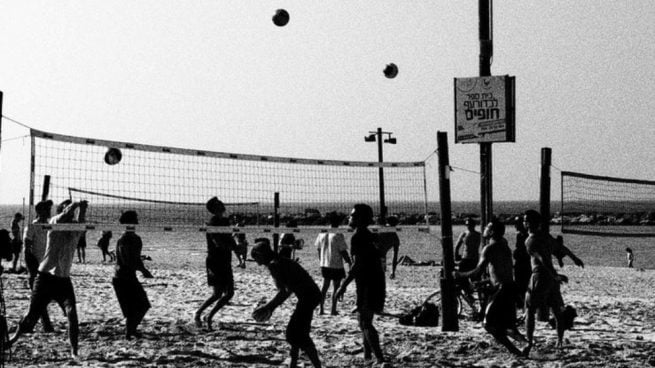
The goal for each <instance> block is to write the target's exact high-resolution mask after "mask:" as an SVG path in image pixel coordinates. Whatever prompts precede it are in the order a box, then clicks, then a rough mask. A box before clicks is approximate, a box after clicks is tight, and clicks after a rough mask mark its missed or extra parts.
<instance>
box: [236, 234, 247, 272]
mask: <svg viewBox="0 0 655 368" xmlns="http://www.w3.org/2000/svg"><path fill="white" fill-rule="evenodd" d="M234 241H235V242H236V246H235V248H234V254H236V256H237V260H238V261H239V265H238V266H237V267H239V268H246V258H248V239H247V238H246V234H244V233H236V234H234Z"/></svg>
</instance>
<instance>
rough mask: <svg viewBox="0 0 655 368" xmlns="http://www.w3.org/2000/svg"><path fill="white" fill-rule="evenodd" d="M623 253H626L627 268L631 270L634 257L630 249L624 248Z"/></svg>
mask: <svg viewBox="0 0 655 368" xmlns="http://www.w3.org/2000/svg"><path fill="white" fill-rule="evenodd" d="M625 253H626V259H627V261H628V268H632V267H633V263H634V261H635V255H634V253H633V252H632V248H630V247H628V248H625Z"/></svg>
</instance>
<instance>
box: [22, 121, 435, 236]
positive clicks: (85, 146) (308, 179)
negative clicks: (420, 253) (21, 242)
mask: <svg viewBox="0 0 655 368" xmlns="http://www.w3.org/2000/svg"><path fill="white" fill-rule="evenodd" d="M31 136H32V146H33V151H32V193H31V203H32V204H33V203H35V201H38V200H39V199H40V196H41V193H42V192H43V189H44V188H43V187H44V185H45V184H44V180H43V178H44V177H45V176H49V177H50V182H49V186H48V190H49V193H48V198H49V199H52V200H53V201H55V202H59V201H61V200H63V199H67V198H71V199H73V200H80V199H85V200H88V201H89V209H88V212H87V222H88V223H94V224H116V223H117V220H118V217H119V216H120V214H121V213H122V212H123V211H125V210H130V209H133V210H136V211H137V212H138V213H139V220H140V224H143V225H161V224H165V225H173V226H175V225H185V226H188V225H193V226H195V225H203V224H204V223H205V221H206V219H207V216H208V213H207V210H206V209H205V203H206V201H207V200H208V199H209V198H211V197H213V196H217V197H219V198H220V199H221V200H222V201H223V202H224V203H225V204H226V207H227V212H228V215H231V216H232V217H233V218H234V219H235V222H238V223H243V224H246V225H257V224H260V225H264V224H267V223H270V221H271V218H272V217H271V215H272V213H273V211H274V202H273V199H274V193H275V192H278V193H279V195H280V214H281V216H282V218H283V219H284V218H285V217H286V218H293V219H295V220H297V221H298V223H299V225H318V224H325V223H326V222H325V220H324V219H325V214H326V213H327V212H331V211H336V212H340V213H348V212H349V211H350V209H351V208H352V205H353V204H354V203H359V202H363V203H368V204H370V205H371V207H373V209H374V211H375V212H376V213H379V164H378V163H370V162H347V161H329V160H309V159H292V158H280V157H268V156H254V155H238V154H229V153H220V152H208V151H197V150H185V149H177V148H171V147H157V146H148V145H138V144H132V143H126V142H115V141H103V140H94V139H88V138H81V137H72V136H63V135H57V134H52V133H45V132H41V131H36V130H32V132H31ZM110 147H113V148H118V149H119V150H120V151H121V153H122V159H121V160H120V162H118V163H117V164H114V165H109V164H107V163H105V159H104V158H105V154H106V153H107V151H108V149H109V148H110ZM383 170H384V183H385V185H384V189H385V199H386V206H387V208H388V210H387V211H388V212H387V213H388V214H389V215H392V214H393V215H396V216H398V217H399V218H400V219H401V224H412V225H414V224H417V223H419V222H420V221H422V219H423V218H424V215H425V213H426V209H427V196H426V179H425V165H424V163H423V162H415V163H384V164H383Z"/></svg>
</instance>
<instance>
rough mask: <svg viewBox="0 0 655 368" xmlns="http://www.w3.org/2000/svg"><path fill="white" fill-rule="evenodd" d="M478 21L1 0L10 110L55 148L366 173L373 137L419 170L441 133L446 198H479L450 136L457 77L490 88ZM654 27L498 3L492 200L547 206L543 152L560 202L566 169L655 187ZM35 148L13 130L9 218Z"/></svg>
mask: <svg viewBox="0 0 655 368" xmlns="http://www.w3.org/2000/svg"><path fill="white" fill-rule="evenodd" d="M477 6H478V2H477V1H474V0H460V1H446V0H430V1H427V0H412V1H400V0H376V1H368V0H360V1H330V0H321V1H315V0H298V1H294V0H287V1H261V0H239V1H206V0H202V1H201V0H194V1H171V0H148V1H134V0H131V1H126V0H112V1H97V0H85V1H82V0H78V1H71V0H58V1H56V2H55V1H45V0H41V1H32V0H4V1H2V2H1V3H0V49H2V50H3V52H2V57H0V90H1V91H3V92H4V103H3V111H2V113H3V115H5V116H6V117H9V118H11V119H14V120H16V121H19V122H21V123H23V124H26V125H28V126H30V127H32V128H35V129H40V130H45V131H51V132H55V133H60V134H68V135H77V136H85V137H92V138H97V139H107V140H117V141H128V142H135V143H143V144H152V145H163V146H173V147H181V148H193V149H202V150H212V151H220V152H234V153H246V154H258V155H271V156H285V157H300V158H317V159H334V160H357V161H376V160H377V149H376V147H375V145H374V144H371V143H366V142H364V139H363V138H364V136H366V135H367V134H368V132H369V131H373V130H375V129H377V128H378V127H381V128H383V130H385V131H390V132H393V136H394V137H395V138H397V142H398V143H397V144H396V145H389V144H387V145H385V146H384V158H385V161H422V160H424V159H426V158H427V157H429V156H430V155H431V154H432V153H433V152H434V151H435V149H436V146H437V143H436V135H437V131H444V132H447V133H448V137H449V149H450V163H451V165H452V166H453V167H454V172H453V173H452V176H451V188H452V192H453V194H452V197H453V199H454V200H479V198H480V186H479V183H480V178H479V174H477V173H476V172H479V170H480V158H479V146H478V145H477V144H455V143H454V135H453V134H454V93H453V80H454V78H463V77H476V76H478V75H479V74H478V73H479V62H478V54H479V40H478V11H477ZM278 8H284V9H286V10H287V11H288V12H289V14H290V21H289V23H288V24H287V25H286V26H285V27H277V26H275V25H274V24H273V23H272V21H271V16H272V15H273V13H274V12H275V10H276V9H278ZM653 19H655V3H653V2H652V1H651V0H617V1H592V0H577V1H574V2H571V1H539V2H536V1H524V0H502V1H495V2H494V4H493V43H494V57H493V63H492V66H491V71H492V74H493V75H512V76H515V77H516V142H515V143H496V144H494V145H493V188H494V193H493V198H494V200H499V201H500V200H537V199H538V198H539V174H540V167H539V164H540V157H541V149H542V147H550V148H552V152H553V165H554V169H553V170H552V176H553V187H554V188H558V185H559V170H567V171H578V172H583V173H589V174H594V175H604V176H613V177H626V178H635V179H645V180H655V165H653V164H652V163H653V157H654V155H653V154H654V153H655V149H654V148H653V147H654V145H653V138H654V137H655V124H653V118H652V116H653V112H654V111H655V102H654V101H655V99H653V91H654V89H653V84H654V83H655V71H654V70H653V69H654V68H653V65H655V42H654V41H653V40H654V39H655V24H654V23H653V21H652V20H653ZM389 63H395V64H396V65H397V66H398V69H399V73H398V75H397V77H396V78H394V79H388V78H385V76H384V74H383V70H384V68H385V66H386V65H387V64H389ZM24 134H26V131H25V130H24V129H23V130H22V131H21V129H19V128H17V127H16V124H14V123H12V122H11V121H8V120H7V119H3V127H2V139H3V144H2V152H1V154H2V162H1V163H2V166H0V170H2V172H1V176H0V178H1V179H0V203H19V202H20V198H22V197H25V196H26V195H27V190H26V189H25V185H24V180H26V179H25V178H24V176H23V175H24V171H26V170H25V168H26V166H27V165H25V164H24V163H23V162H22V161H20V160H18V159H14V158H11V155H12V153H15V152H18V151H19V150H20V149H21V148H22V149H23V150H24V149H25V145H26V144H27V143H28V141H25V140H24V139H15V138H16V137H20V136H22V135H24ZM18 162H21V164H20V165H19V164H18ZM435 162H436V161H435ZM19 167H20V168H19ZM428 170H434V172H436V170H437V168H436V165H430V166H428ZM19 172H20V174H19ZM553 198H555V199H556V198H559V190H558V189H553Z"/></svg>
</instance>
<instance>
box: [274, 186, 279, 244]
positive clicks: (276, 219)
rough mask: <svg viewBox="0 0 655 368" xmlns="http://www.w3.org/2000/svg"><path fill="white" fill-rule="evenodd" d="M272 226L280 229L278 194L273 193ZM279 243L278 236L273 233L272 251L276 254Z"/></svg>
mask: <svg viewBox="0 0 655 368" xmlns="http://www.w3.org/2000/svg"><path fill="white" fill-rule="evenodd" d="M273 207H274V208H273V226H274V227H275V228H278V227H280V192H275V194H274V196H273ZM279 242H280V234H278V233H277V232H275V233H273V251H275V254H277V250H278V243H279Z"/></svg>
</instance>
